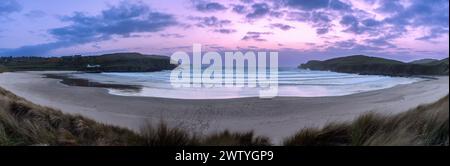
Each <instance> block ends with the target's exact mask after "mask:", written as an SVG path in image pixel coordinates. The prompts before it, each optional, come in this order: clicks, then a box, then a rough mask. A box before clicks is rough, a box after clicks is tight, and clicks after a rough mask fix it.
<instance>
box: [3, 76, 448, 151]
mask: <svg viewBox="0 0 450 166" xmlns="http://www.w3.org/2000/svg"><path fill="white" fill-rule="evenodd" d="M45 73H54V72H13V73H2V74H0V87H2V88H5V89H7V90H9V91H11V92H13V93H15V94H16V95H18V96H21V97H24V98H26V99H28V100H30V101H32V102H34V103H36V104H40V105H44V106H49V107H53V108H56V109H59V110H61V111H63V112H65V113H71V114H81V115H83V116H86V117H89V118H92V119H95V120H97V121H99V122H103V123H107V124H113V125H117V126H122V127H127V128H130V129H133V130H136V131H138V130H139V128H140V127H141V126H142V125H144V124H145V123H159V122H160V121H161V120H163V121H164V122H166V123H168V124H169V125H170V126H173V127H182V128H185V129H187V130H190V131H193V132H196V133H197V134H207V133H212V132H217V131H222V130H225V129H229V130H231V131H250V130H253V131H254V132H255V133H256V134H257V135H263V136H268V137H270V138H271V139H272V140H273V141H274V142H273V143H275V144H278V143H280V141H281V139H282V138H286V137H288V136H291V135H293V134H294V133H295V132H296V131H298V130H300V129H302V128H304V127H320V126H322V125H324V124H326V123H327V122H336V121H348V120H352V119H354V118H355V117H357V116H359V115H361V114H362V113H365V112H369V111H372V112H377V113H385V114H395V113H399V112H402V111H407V110H408V109H411V108H414V107H417V106H418V105H421V104H427V103H431V102H434V101H436V100H438V99H440V98H442V97H444V96H445V95H447V94H448V93H449V88H448V85H449V78H448V77H437V79H429V80H425V81H420V82H416V83H412V84H407V85H398V86H395V87H393V88H388V89H382V90H376V91H370V92H364V93H358V94H352V95H347V96H338V97H277V98H273V99H260V98H244V99H221V100H179V99H163V98H150V97H124V96H115V95H110V94H108V92H107V90H106V89H104V88H93V87H78V86H67V85H64V84H62V83H60V82H59V81H60V80H58V79H49V78H44V76H43V74H45Z"/></svg>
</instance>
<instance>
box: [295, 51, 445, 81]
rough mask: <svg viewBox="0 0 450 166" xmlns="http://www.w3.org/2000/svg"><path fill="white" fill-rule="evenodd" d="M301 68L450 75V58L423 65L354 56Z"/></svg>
mask: <svg viewBox="0 0 450 166" xmlns="http://www.w3.org/2000/svg"><path fill="white" fill-rule="evenodd" d="M299 68H302V69H310V70H327V71H335V72H342V73H356V74H367V75H389V76H415V75H448V58H447V59H443V60H440V61H429V63H423V61H421V63H404V62H401V61H396V60H390V59H384V58H378V57H370V56H364V55H353V56H347V57H339V58H333V59H329V60H325V61H317V60H312V61H308V62H307V63H305V64H301V65H300V66H299Z"/></svg>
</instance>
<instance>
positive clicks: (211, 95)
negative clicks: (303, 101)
mask: <svg viewBox="0 0 450 166" xmlns="http://www.w3.org/2000/svg"><path fill="white" fill-rule="evenodd" d="M170 73H171V71H160V72H140V73H77V74H72V75H71V77H75V78H81V79H88V80H91V81H95V82H100V83H109V84H124V85H138V86H140V87H142V88H141V89H140V90H139V91H130V90H123V89H122V90H120V89H108V91H109V93H110V94H113V95H121V96H142V97H159V98H174V99H230V98H243V97H258V96H259V92H260V90H261V88H259V87H256V88H250V87H243V88H236V87H234V88H224V87H220V88H206V87H202V88H174V87H172V85H171V84H170ZM194 77H199V75H195V74H194ZM236 77H245V75H237V76H236ZM421 80H422V79H420V78H406V77H389V76H374V75H370V76H369V75H357V74H346V73H336V72H329V71H310V70H303V69H296V68H280V69H279V71H278V95H277V96H291V97H322V96H342V95H349V94H354V93H360V92H367V91H373V90H379V89H385V88H390V87H394V86H396V85H401V84H410V83H413V82H417V81H421ZM250 81H255V80H250Z"/></svg>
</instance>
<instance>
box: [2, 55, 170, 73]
mask: <svg viewBox="0 0 450 166" xmlns="http://www.w3.org/2000/svg"><path fill="white" fill-rule="evenodd" d="M0 66H4V67H3V68H6V69H4V70H9V71H25V70H27V71H29V70H32V71H34V70H38V71H39V70H76V71H89V70H95V71H103V72H150V71H160V70H170V69H173V68H174V67H175V65H172V64H170V58H169V57H165V56H156V55H143V54H139V53H115V54H105V55H99V56H80V55H75V56H63V57H2V58H0ZM88 66H93V67H88Z"/></svg>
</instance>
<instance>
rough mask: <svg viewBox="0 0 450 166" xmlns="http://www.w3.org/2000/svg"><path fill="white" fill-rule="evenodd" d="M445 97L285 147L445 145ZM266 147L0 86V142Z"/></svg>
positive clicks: (249, 139) (238, 136) (250, 138)
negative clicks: (83, 112)
mask: <svg viewBox="0 0 450 166" xmlns="http://www.w3.org/2000/svg"><path fill="white" fill-rule="evenodd" d="M448 100H449V99H448V96H447V97H445V98H443V99H441V100H439V101H438V102H436V103H433V104H430V105H425V106H420V107H418V108H416V109H414V110H410V111H408V112H405V113H402V114H398V115H395V116H383V115H377V114H366V115H363V116H361V117H359V118H357V119H356V120H355V121H353V122H351V123H333V124H329V125H327V126H326V127H324V128H321V129H315V128H306V129H303V130H300V131H299V132H298V133H297V134H295V135H294V136H292V137H290V138H287V139H285V140H284V142H283V145H286V146H296V145H300V146H341V145H344V146H345V145H357V146H359V145H442V146H448V145H449V137H448V133H449V130H448V127H449V122H448V117H449V106H448V105H449V104H448ZM17 145H64V146H66V145H99V146H111V145H119V146H185V145H194V146H208V145H212V146H216V145H218V146H269V145H271V144H270V140H269V139H268V138H266V137H259V136H255V135H254V134H253V132H248V133H233V132H229V131H224V132H221V133H217V134H212V135H206V136H193V135H191V134H189V132H187V131H184V130H181V129H176V128H168V127H167V126H166V125H164V124H161V125H159V126H149V125H148V126H145V127H143V128H142V130H141V132H139V133H136V132H133V131H131V130H128V129H124V128H119V127H114V126H110V125H105V124H101V123H98V122H95V121H93V120H90V119H87V118H84V117H81V116H75V115H67V114H63V113H61V112H60V111H57V110H54V109H51V108H47V107H43V106H39V105H36V104H33V103H31V102H29V101H26V100H24V99H22V98H20V97H17V96H16V95H14V94H12V93H10V92H8V91H6V90H4V89H2V88H0V146H17Z"/></svg>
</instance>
